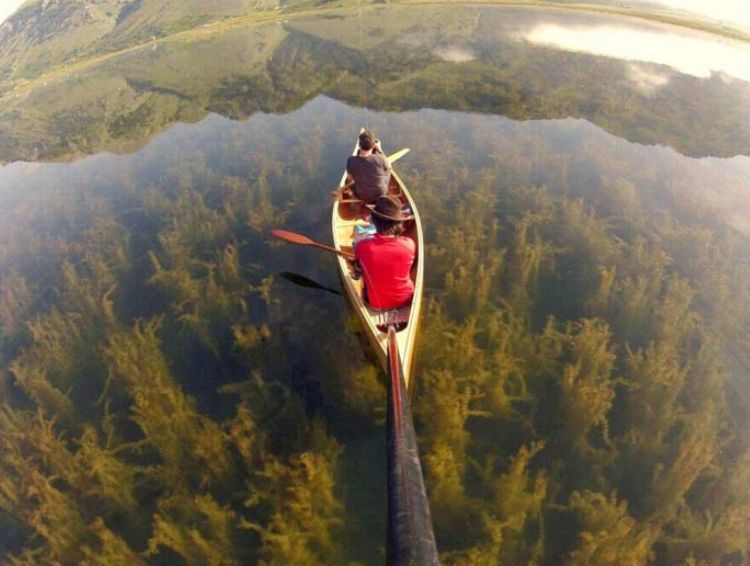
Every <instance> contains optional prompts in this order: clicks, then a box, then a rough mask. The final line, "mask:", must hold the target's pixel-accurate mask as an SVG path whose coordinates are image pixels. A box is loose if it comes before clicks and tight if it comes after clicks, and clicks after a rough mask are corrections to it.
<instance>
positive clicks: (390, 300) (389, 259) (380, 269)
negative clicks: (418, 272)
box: [354, 234, 416, 310]
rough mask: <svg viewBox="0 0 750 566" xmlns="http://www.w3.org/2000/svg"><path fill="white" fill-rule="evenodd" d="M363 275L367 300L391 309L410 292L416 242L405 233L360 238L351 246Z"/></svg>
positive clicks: (374, 306) (379, 307)
mask: <svg viewBox="0 0 750 566" xmlns="http://www.w3.org/2000/svg"><path fill="white" fill-rule="evenodd" d="M354 255H355V256H356V257H357V259H358V260H359V265H360V267H361V268H362V275H364V278H365V288H366V290H367V302H368V303H369V304H370V306H371V307H373V308H376V309H383V310H385V309H394V308H396V307H400V306H403V305H404V304H405V303H408V302H409V300H410V299H411V297H412V295H414V283H413V282H412V280H411V279H410V278H409V272H410V271H411V266H412V264H413V263H414V256H415V255H416V244H415V243H414V240H412V239H411V238H406V237H405V236H383V235H381V234H376V235H375V236H373V237H372V238H368V239H366V240H362V241H361V242H359V243H358V244H357V247H356V248H355V249H354Z"/></svg>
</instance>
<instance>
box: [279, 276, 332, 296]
mask: <svg viewBox="0 0 750 566" xmlns="http://www.w3.org/2000/svg"><path fill="white" fill-rule="evenodd" d="M279 277H281V278H282V279H286V280H287V281H289V282H291V283H294V284H295V285H299V286H300V287H309V288H310V289H320V290H321V291H328V292H329V293H333V294H334V295H340V294H341V291H337V290H336V289H331V288H330V287H325V286H323V285H321V284H320V283H318V282H317V281H313V280H312V279H310V278H308V277H305V276H304V275H300V274H298V273H292V272H291V271H282V272H281V273H279Z"/></svg>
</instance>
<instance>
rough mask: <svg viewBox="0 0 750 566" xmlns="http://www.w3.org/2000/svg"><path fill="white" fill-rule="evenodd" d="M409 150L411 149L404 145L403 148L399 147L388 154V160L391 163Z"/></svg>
mask: <svg viewBox="0 0 750 566" xmlns="http://www.w3.org/2000/svg"><path fill="white" fill-rule="evenodd" d="M410 151H411V149H409V148H408V147H405V148H403V149H399V150H398V151H397V152H396V153H391V154H390V155H389V156H388V161H389V162H391V163H393V162H394V161H398V160H399V159H401V158H402V157H403V156H404V155H406V154H407V153H409V152H410Z"/></svg>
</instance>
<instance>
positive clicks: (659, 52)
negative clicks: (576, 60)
mask: <svg viewBox="0 0 750 566" xmlns="http://www.w3.org/2000/svg"><path fill="white" fill-rule="evenodd" d="M522 37H523V38H524V39H526V40H528V41H531V42H533V43H538V44H543V45H552V46H555V47H558V48H560V49H565V50H567V51H578V52H584V53H593V54H595V55H604V56H607V57H615V58H617V59H625V60H629V61H646V62H651V63H660V64H663V65H668V66H670V67H672V68H674V69H676V70H678V71H680V72H681V73H686V74H689V75H693V76H696V77H708V76H710V75H711V72H712V71H720V72H723V73H726V74H727V75H731V76H733V77H736V78H739V79H743V80H745V81H748V82H750V48H748V47H745V46H743V45H740V44H739V43H727V42H723V41H718V40H709V39H706V38H704V37H702V36H699V35H681V34H676V33H665V32H664V31H662V30H657V29H656V28H654V29H649V28H637V29H636V28H634V27H629V26H620V25H614V24H609V25H601V26H591V27H583V26H562V25H560V24H553V23H544V24H539V25H536V26H535V27H533V28H531V29H530V30H529V31H527V32H524V33H522Z"/></svg>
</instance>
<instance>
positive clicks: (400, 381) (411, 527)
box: [386, 326, 439, 566]
mask: <svg viewBox="0 0 750 566" xmlns="http://www.w3.org/2000/svg"><path fill="white" fill-rule="evenodd" d="M386 429H387V435H388V438H387V445H388V530H387V541H386V563H387V564H388V566H433V565H437V564H439V561H438V554H437V546H436V544H435V534H434V532H433V530H432V519H431V517H430V504H429V501H428V499H427V492H426V490H425V487H424V478H423V476H422V465H421V464H420V462H419V450H418V449H417V441H416V436H415V434H414V423H413V421H412V418H411V410H410V408H409V402H408V396H407V392H406V385H405V383H404V374H403V368H402V367H401V358H400V356H399V353H398V345H397V343H396V331H395V330H394V329H393V327H392V326H391V327H389V328H388V423H387V427H386Z"/></svg>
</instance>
